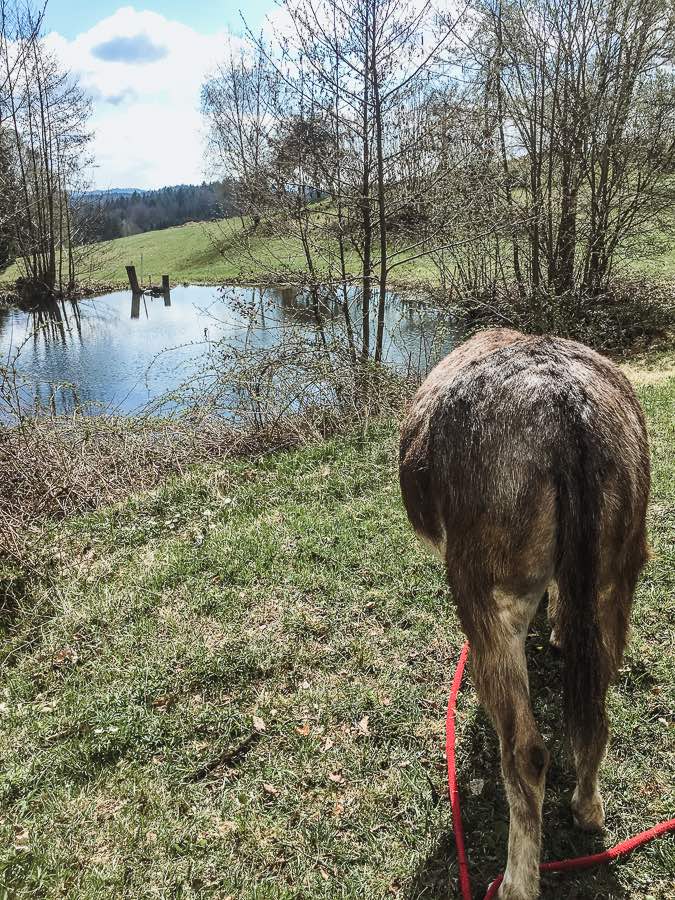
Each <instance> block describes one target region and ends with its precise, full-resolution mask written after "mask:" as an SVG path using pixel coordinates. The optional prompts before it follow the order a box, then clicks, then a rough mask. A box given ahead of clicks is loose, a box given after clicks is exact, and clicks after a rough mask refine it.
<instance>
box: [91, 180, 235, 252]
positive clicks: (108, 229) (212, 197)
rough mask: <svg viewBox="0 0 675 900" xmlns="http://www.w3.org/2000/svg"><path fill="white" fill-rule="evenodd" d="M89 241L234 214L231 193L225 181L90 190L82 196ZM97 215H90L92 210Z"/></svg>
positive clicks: (104, 239) (232, 192)
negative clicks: (160, 186) (146, 188)
mask: <svg viewBox="0 0 675 900" xmlns="http://www.w3.org/2000/svg"><path fill="white" fill-rule="evenodd" d="M82 200H84V201H85V202H84V203H82V202H80V204H79V205H80V208H81V209H82V212H83V213H85V214H86V215H87V218H88V219H89V221H90V222H91V220H92V218H93V223H92V224H93V228H92V224H90V226H89V229H90V233H91V231H93V235H92V238H93V239H94V240H99V241H107V240H112V239H113V238H118V237H128V236H129V235H133V234H140V233H141V232H143V231H156V230H157V229H159V228H171V227H172V226H173V225H184V224H185V223H186V222H208V221H211V220H213V219H220V218H222V217H223V216H230V215H232V214H234V213H236V211H237V209H236V204H235V201H234V190H233V187H232V185H230V184H228V183H226V182H219V181H215V182H212V183H210V184H206V183H202V184H179V185H174V186H172V187H164V188H160V189H159V190H155V191H132V190H121V189H120V190H117V189H112V190H109V191H93V192H91V193H90V194H86V195H84V196H83V197H82ZM92 206H94V207H96V215H95V216H93V217H92V216H91V207H92Z"/></svg>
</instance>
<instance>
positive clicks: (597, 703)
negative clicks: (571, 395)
mask: <svg viewBox="0 0 675 900" xmlns="http://www.w3.org/2000/svg"><path fill="white" fill-rule="evenodd" d="M570 412H571V413H572V414H571V415H570ZM565 414H566V418H567V428H566V429H565V431H566V432H567V438H568V439H567V441H566V442H565V444H564V447H560V448H559V450H560V459H559V462H558V465H557V496H558V546H557V562H556V579H557V582H558V588H559V594H560V597H559V603H558V609H557V616H556V632H557V634H558V636H559V639H560V647H561V651H562V654H563V660H564V675H563V694H564V706H565V714H566V715H565V717H566V720H567V723H568V727H569V729H570V732H571V736H572V737H573V738H576V739H579V740H580V741H582V742H583V743H587V742H588V741H589V740H592V739H593V737H594V736H595V735H597V732H598V729H599V728H603V727H606V719H605V702H604V701H605V693H606V690H607V684H608V681H609V663H608V659H607V654H606V652H605V650H604V646H603V638H602V631H601V626H600V616H599V602H598V581H599V568H600V517H601V504H602V483H601V477H600V472H601V470H602V465H601V457H602V453H601V450H600V448H599V447H597V446H596V445H595V444H594V440H593V433H592V431H591V429H590V428H589V426H588V424H586V423H584V422H583V421H582V420H581V416H580V415H579V413H578V412H577V411H571V410H570V409H569V408H567V409H566V410H565Z"/></svg>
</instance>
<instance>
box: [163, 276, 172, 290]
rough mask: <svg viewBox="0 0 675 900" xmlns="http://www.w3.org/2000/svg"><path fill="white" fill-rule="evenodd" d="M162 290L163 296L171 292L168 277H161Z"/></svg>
mask: <svg viewBox="0 0 675 900" xmlns="http://www.w3.org/2000/svg"><path fill="white" fill-rule="evenodd" d="M162 290H163V291H164V293H165V294H168V293H169V291H170V290H171V285H170V284H169V276H168V275H162Z"/></svg>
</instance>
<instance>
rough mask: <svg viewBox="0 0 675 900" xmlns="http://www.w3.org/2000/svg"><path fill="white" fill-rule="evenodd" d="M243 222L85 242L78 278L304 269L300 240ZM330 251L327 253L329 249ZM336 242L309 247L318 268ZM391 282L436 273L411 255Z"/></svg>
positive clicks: (102, 281)
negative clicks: (132, 272) (130, 272)
mask: <svg viewBox="0 0 675 900" xmlns="http://www.w3.org/2000/svg"><path fill="white" fill-rule="evenodd" d="M249 227H250V226H249V223H248V222H247V223H246V228H245V230H244V229H242V226H241V222H240V220H239V219H238V218H232V219H224V220H222V221H220V222H211V223H202V222H191V223H188V224H187V225H180V226H177V227H175V228H166V229H162V230H160V231H148V232H144V233H143V234H136V235H133V236H132V237H125V238H117V239H116V240H114V241H108V242H106V243H104V244H100V245H93V247H92V248H86V249H85V251H84V253H83V261H82V263H81V264H80V265H79V277H80V281H81V283H82V284H84V285H86V284H89V283H93V284H98V285H103V286H110V287H127V286H128V279H127V274H126V270H125V266H126V265H129V264H133V265H135V266H136V271H137V274H138V276H139V279H140V278H141V273H142V276H143V283H147V281H148V278H149V277H151V278H152V281H153V283H155V284H157V283H159V282H160V281H161V276H162V275H163V274H168V275H169V277H170V279H171V281H172V282H173V283H174V284H176V283H181V282H191V283H205V284H218V283H227V282H242V281H244V282H265V281H268V280H274V279H278V278H281V279H282V280H283V277H284V274H288V273H293V274H294V275H295V277H297V273H298V272H303V271H305V269H306V262H305V256H304V253H303V249H302V244H301V242H300V240H296V239H294V238H291V237H284V236H278V235H276V234H274V233H271V232H270V231H269V230H263V231H261V232H260V233H259V234H256V233H253V234H251V233H249ZM331 254H332V255H331ZM335 254H336V248H332V251H331V248H330V247H329V246H328V244H326V245H324V246H323V247H322V248H319V250H316V248H315V262H316V264H317V265H318V266H319V268H320V269H322V270H323V271H325V272H327V271H328V270H329V269H331V270H332V271H337V268H338V261H337V257H336V255H335ZM347 264H348V267H349V269H350V271H352V272H354V273H357V272H359V271H360V262H359V260H358V257H357V255H356V254H355V253H353V254H351V255H349V256H348V258H347ZM395 272H396V274H395V277H393V278H392V283H393V284H397V285H403V286H405V285H412V284H414V283H417V282H419V281H420V280H427V279H428V280H432V281H434V280H437V279H438V274H437V272H436V270H435V268H434V266H433V264H432V263H431V262H430V261H429V260H417V261H415V262H414V263H411V264H409V265H402V266H399V267H398V268H397V269H396V270H395ZM19 274H20V272H19V269H18V267H17V266H16V265H13V266H10V267H9V268H8V269H6V270H5V271H4V272H0V284H2V283H5V284H11V283H13V282H14V281H15V280H16V278H17V277H18V275H19Z"/></svg>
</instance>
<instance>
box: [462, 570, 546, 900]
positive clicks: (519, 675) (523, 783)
mask: <svg viewBox="0 0 675 900" xmlns="http://www.w3.org/2000/svg"><path fill="white" fill-rule="evenodd" d="M542 591H543V588H541V587H539V588H538V590H537V591H534V592H532V593H531V594H528V595H526V596H516V595H513V594H510V593H506V592H503V591H500V590H495V591H494V592H493V597H492V599H491V601H489V602H490V606H491V608H490V610H489V614H488V615H487V616H486V619H485V620H484V621H482V622H481V623H480V626H479V627H478V628H472V627H471V625H470V624H469V623H466V624H465V627H467V625H468V627H467V632H468V633H469V637H470V640H471V644H472V647H471V660H472V672H473V678H474V683H475V686H476V690H477V692H478V696H479V698H480V701H481V703H482V704H483V706H484V707H485V709H486V710H487V712H488V714H489V715H490V717H491V719H492V721H493V723H494V726H495V729H496V731H497V734H498V736H499V744H500V748H501V758H502V777H503V780H504V787H505V790H506V796H507V799H508V803H509V812H510V822H509V851H508V864H507V867H506V873H505V876H504V881H503V883H502V886H501V889H500V892H499V895H498V896H499V897H500V898H503V900H532V898H534V897H537V896H538V893H539V856H540V845H541V807H542V802H543V798H544V785H545V780H546V769H547V767H548V758H549V757H548V752H547V751H546V748H545V746H544V742H543V740H542V737H541V734H540V733H539V729H538V728H537V725H536V723H535V721H534V717H533V715H532V708H531V706H530V696H529V684H528V676H527V663H526V660H525V637H526V635H527V629H528V626H529V624H530V621H531V620H532V617H533V615H534V613H535V612H536V609H537V606H538V605H539V602H540V600H541V596H542ZM472 624H477V623H472Z"/></svg>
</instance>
